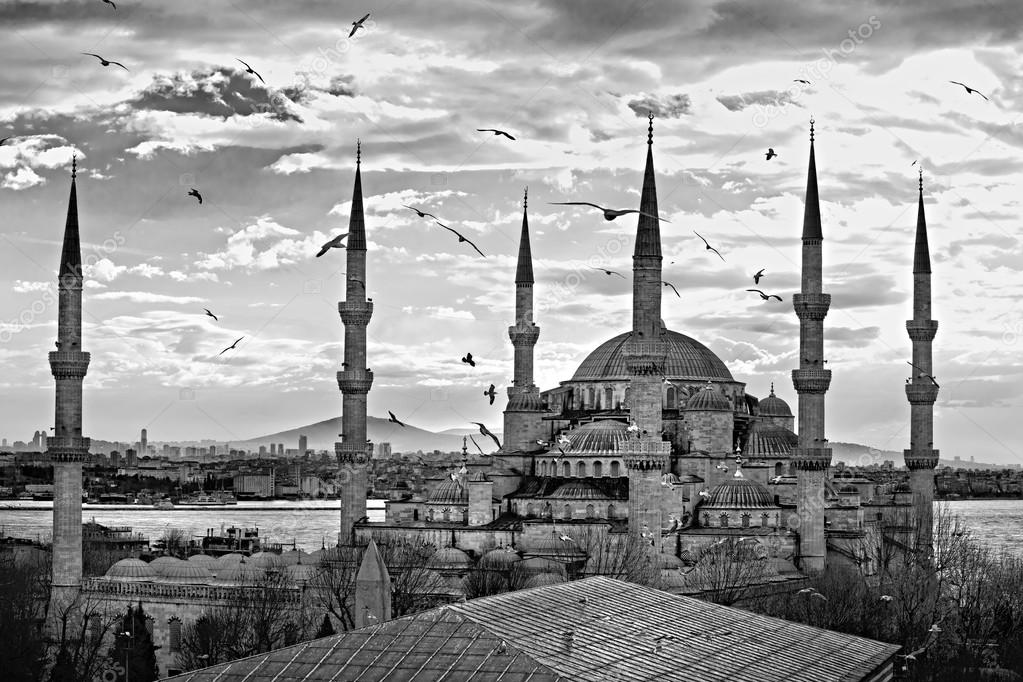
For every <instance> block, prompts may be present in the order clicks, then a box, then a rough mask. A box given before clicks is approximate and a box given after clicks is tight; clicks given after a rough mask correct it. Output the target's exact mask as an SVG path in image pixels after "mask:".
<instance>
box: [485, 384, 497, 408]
mask: <svg viewBox="0 0 1023 682" xmlns="http://www.w3.org/2000/svg"><path fill="white" fill-rule="evenodd" d="M494 389H495V386H494V385H493V384H490V388H488V389H487V390H485V391H483V395H486V396H490V404H491V405H493V404H494V398H495V397H496V396H497V391H496V390H494Z"/></svg>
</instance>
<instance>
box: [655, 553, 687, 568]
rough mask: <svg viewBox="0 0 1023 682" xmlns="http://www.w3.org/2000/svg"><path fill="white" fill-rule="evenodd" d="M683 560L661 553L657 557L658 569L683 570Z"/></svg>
mask: <svg viewBox="0 0 1023 682" xmlns="http://www.w3.org/2000/svg"><path fill="white" fill-rule="evenodd" d="M682 565H683V564H682V560H681V559H679V558H678V557H677V556H675V555H674V554H665V553H664V552H661V553H660V554H658V555H657V567H658V568H660V569H661V570H666V569H679V568H682Z"/></svg>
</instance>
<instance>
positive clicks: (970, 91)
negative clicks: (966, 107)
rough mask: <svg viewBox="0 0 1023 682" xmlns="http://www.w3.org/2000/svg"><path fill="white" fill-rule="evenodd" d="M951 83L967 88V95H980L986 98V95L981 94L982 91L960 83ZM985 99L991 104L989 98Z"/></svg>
mask: <svg viewBox="0 0 1023 682" xmlns="http://www.w3.org/2000/svg"><path fill="white" fill-rule="evenodd" d="M949 83H955V84H956V85H961V86H963V87H964V88H966V94H967V95H972V94H973V93H977V94H978V95H980V96H981V97H984V93H983V92H981V91H980V90H974V89H973V88H971V87H970V86H969V85H967V84H966V83H960V82H959V81H949ZM984 99H986V100H987V101H988V102H990V101H991V100H989V99H987V97H984Z"/></svg>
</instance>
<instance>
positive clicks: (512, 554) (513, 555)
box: [480, 547, 521, 571]
mask: <svg viewBox="0 0 1023 682" xmlns="http://www.w3.org/2000/svg"><path fill="white" fill-rule="evenodd" d="M520 558H521V557H519V553H518V552H516V551H515V550H514V549H512V548H511V547H498V548H497V549H492V550H490V551H489V552H487V553H486V554H484V555H483V557H482V558H481V559H480V564H481V565H482V566H483V567H484V568H492V569H495V570H498V571H506V570H508V569H509V568H511V566H512V564H514V563H515V562H516V561H518V560H519V559H520Z"/></svg>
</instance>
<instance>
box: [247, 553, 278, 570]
mask: <svg viewBox="0 0 1023 682" xmlns="http://www.w3.org/2000/svg"><path fill="white" fill-rule="evenodd" d="M248 562H249V563H250V564H252V565H253V566H256V567H257V568H262V569H263V570H270V571H275V570H278V569H281V568H284V566H285V562H284V559H283V558H281V555H280V554H276V553H274V552H256V553H255V554H253V555H252V556H250V557H249V558H248Z"/></svg>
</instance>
